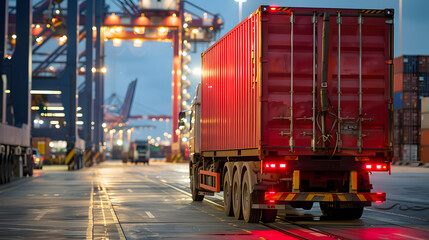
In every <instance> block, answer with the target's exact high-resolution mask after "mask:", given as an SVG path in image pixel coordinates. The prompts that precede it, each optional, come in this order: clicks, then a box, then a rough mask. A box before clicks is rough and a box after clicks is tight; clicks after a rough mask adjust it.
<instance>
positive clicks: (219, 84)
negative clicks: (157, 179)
mask: <svg viewBox="0 0 429 240" xmlns="http://www.w3.org/2000/svg"><path fill="white" fill-rule="evenodd" d="M392 14H393V11H392V10H357V9H315V8H289V7H268V6H262V7H261V8H260V9H259V10H258V11H257V12H255V13H254V14H251V15H250V16H249V17H247V18H246V19H245V20H244V21H243V22H241V23H240V24H239V25H238V26H236V27H235V28H233V29H232V30H231V31H230V32H228V33H227V34H226V35H225V36H223V37H222V38H221V39H219V40H218V41H217V42H216V43H214V44H213V45H212V46H210V47H209V48H208V49H207V50H206V51H205V52H204V53H202V55H201V57H202V59H201V63H202V70H203V71H202V72H203V74H202V78H201V79H202V80H201V84H200V85H198V88H197V91H196V96H195V99H194V101H193V104H192V109H191V113H190V119H189V121H188V120H187V121H185V119H186V113H184V112H183V113H181V115H180V124H181V126H185V122H190V123H192V124H191V130H190V138H189V139H190V141H189V149H190V156H191V166H192V167H191V171H190V179H191V186H190V189H191V192H192V198H193V200H194V201H201V200H202V199H203V197H204V196H203V195H201V194H204V192H210V193H212V192H219V191H221V190H223V191H224V203H225V212H226V213H227V214H228V215H231V214H234V215H235V216H236V218H237V219H239V218H241V214H242V215H243V217H244V219H245V220H246V221H247V222H257V221H259V219H260V218H259V215H258V214H259V213H260V212H258V211H259V210H258V209H263V212H262V214H261V217H262V219H263V220H262V221H267V218H268V219H269V220H270V221H273V220H274V219H275V216H276V211H277V210H275V209H281V208H283V209H284V207H285V205H286V204H292V205H293V206H294V207H297V208H306V209H309V208H311V206H312V205H313V202H321V203H320V206H321V209H322V210H323V211H324V212H325V213H327V214H328V215H332V214H333V212H337V213H340V212H341V213H340V215H342V216H345V217H350V218H359V217H360V216H361V214H362V210H363V206H368V205H369V204H370V203H368V201H367V200H365V201H363V200H362V201H363V202H366V203H362V202H359V200H356V199H359V197H357V196H356V195H355V196H354V197H353V198H354V199H355V200H352V201H351V202H352V205H350V202H347V203H345V205H344V206H341V205H342V204H343V203H341V202H335V200H334V202H335V203H334V204H332V203H330V204H328V203H327V202H324V201H323V200H322V199H323V198H318V199H313V198H311V199H309V198H307V197H308V193H309V192H318V193H319V194H323V196H326V197H332V196H333V195H332V194H333V193H347V194H351V193H353V192H354V190H352V188H356V190H355V191H356V192H366V193H369V192H370V190H371V188H372V187H371V186H370V185H371V184H369V175H368V171H371V172H372V171H377V170H382V171H388V170H389V168H390V164H389V163H390V162H391V160H392V157H393V156H392V152H393V136H392V135H393V133H392V129H393V106H392V102H393V66H392V65H391V64H389V63H391V62H392V61H393V15H392ZM363 19H364V20H363ZM339 29H341V30H340V31H339ZM386 63H387V64H386ZM271 174H273V175H271ZM358 176H359V177H358ZM358 178H359V179H360V180H358ZM267 179H269V180H267ZM285 179H289V180H285ZM344 179H350V180H346V181H345V180H344ZM362 179H365V180H364V181H362ZM346 182H347V183H346ZM232 186H234V188H232V190H231V187H232ZM269 189H275V190H276V191H277V192H276V196H277V197H275V199H274V198H273V196H271V195H269V194H270V192H269ZM231 191H232V194H231ZM252 191H253V192H252ZM267 194H268V195H267ZM289 194H294V195H293V196H295V197H294V198H293V199H292V198H291V199H289V198H288V197H287V196H289ZM369 194H372V195H371V196H372V197H376V194H374V193H369ZM352 195H353V194H352ZM305 196H307V197H305ZM301 197H302V198H301ZM372 197H371V198H372ZM231 198H234V201H232V199H231ZM335 198H336V197H335ZM241 199H247V200H248V201H249V202H246V204H243V205H242V204H241ZM295 199H298V200H295ZM299 199H306V201H307V202H304V201H301V200H299ZM331 199H332V198H331ZM369 199H370V198H369ZM372 200H374V199H373V198H372ZM272 201H273V202H275V204H274V203H273V202H272ZM270 203H271V205H270ZM252 204H253V205H252ZM249 206H253V208H251V207H249ZM350 206H353V207H352V208H348V209H346V208H345V207H350ZM331 210H332V211H331ZM264 218H265V219H264Z"/></svg>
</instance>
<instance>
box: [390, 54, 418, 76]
mask: <svg viewBox="0 0 429 240" xmlns="http://www.w3.org/2000/svg"><path fill="white" fill-rule="evenodd" d="M393 63H394V72H395V74H396V73H418V72H419V57H418V56H411V55H404V56H399V57H397V58H395V60H394V61H393Z"/></svg>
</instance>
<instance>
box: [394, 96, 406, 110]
mask: <svg viewBox="0 0 429 240" xmlns="http://www.w3.org/2000/svg"><path fill="white" fill-rule="evenodd" d="M403 105H404V98H403V94H402V92H395V94H394V95H393V108H394V109H402V107H403Z"/></svg>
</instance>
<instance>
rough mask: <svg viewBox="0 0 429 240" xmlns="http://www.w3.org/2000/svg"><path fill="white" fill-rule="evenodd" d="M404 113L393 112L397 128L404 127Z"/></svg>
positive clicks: (399, 111)
mask: <svg viewBox="0 0 429 240" xmlns="http://www.w3.org/2000/svg"><path fill="white" fill-rule="evenodd" d="M403 112H404V111H403V110H394V111H393V124H394V125H395V127H396V126H397V127H402V119H403V116H402V115H403Z"/></svg>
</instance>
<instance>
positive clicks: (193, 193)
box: [189, 168, 204, 202]
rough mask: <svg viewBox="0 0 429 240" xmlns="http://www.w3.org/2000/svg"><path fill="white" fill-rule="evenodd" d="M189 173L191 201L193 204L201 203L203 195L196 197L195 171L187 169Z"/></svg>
mask: <svg viewBox="0 0 429 240" xmlns="http://www.w3.org/2000/svg"><path fill="white" fill-rule="evenodd" d="M189 173H190V174H191V176H190V178H191V181H190V186H189V187H190V189H191V194H192V201H194V202H201V201H203V199H204V195H198V189H197V187H196V186H197V185H199V184H198V177H196V175H197V169H196V168H195V169H192V168H191V169H189Z"/></svg>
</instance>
